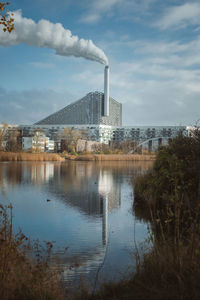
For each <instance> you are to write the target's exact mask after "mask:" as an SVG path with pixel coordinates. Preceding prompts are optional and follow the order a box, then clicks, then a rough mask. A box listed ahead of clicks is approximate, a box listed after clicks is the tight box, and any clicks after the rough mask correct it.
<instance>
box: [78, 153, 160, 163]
mask: <svg viewBox="0 0 200 300" xmlns="http://www.w3.org/2000/svg"><path fill="white" fill-rule="evenodd" d="M74 159H75V160H79V161H149V160H152V161H153V160H155V155H140V154H135V155H133V154H130V155H129V154H86V155H79V156H77V157H75V158H74Z"/></svg>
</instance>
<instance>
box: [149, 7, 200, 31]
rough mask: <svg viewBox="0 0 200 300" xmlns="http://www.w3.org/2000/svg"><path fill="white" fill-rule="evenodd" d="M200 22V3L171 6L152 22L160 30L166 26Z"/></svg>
mask: <svg viewBox="0 0 200 300" xmlns="http://www.w3.org/2000/svg"><path fill="white" fill-rule="evenodd" d="M199 24H200V3H198V2H192V3H189V2H188V3H185V4H183V5H179V6H173V7H169V8H167V9H166V12H165V14H164V15H163V16H162V17H161V18H160V19H159V20H158V21H157V22H155V23H154V25H155V26H156V27H159V28H160V29H162V30H165V29H168V28H173V29H177V28H182V27H186V26H188V25H199Z"/></svg>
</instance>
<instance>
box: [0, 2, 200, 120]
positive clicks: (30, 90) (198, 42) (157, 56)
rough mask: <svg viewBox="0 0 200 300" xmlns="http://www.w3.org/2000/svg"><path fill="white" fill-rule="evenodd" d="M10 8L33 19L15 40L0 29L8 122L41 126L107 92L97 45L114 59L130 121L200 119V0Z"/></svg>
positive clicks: (0, 83)
mask: <svg viewBox="0 0 200 300" xmlns="http://www.w3.org/2000/svg"><path fill="white" fill-rule="evenodd" d="M8 8H9V10H11V11H13V12H16V16H18V17H16V21H17V20H18V19H19V18H21V19H22V18H26V19H23V20H25V21H24V23H23V22H22V23H20V24H21V25H20V26H18V28H16V32H15V33H14V34H15V37H16V36H17V38H15V39H14V38H13V36H12V37H11V35H12V34H13V32H12V33H11V34H5V33H3V32H2V30H1V29H0V30H1V32H0V123H1V122H6V123H11V124H33V123H35V122H37V121H39V120H41V119H43V118H45V117H46V116H48V115H49V114H52V113H54V112H56V111H57V110H59V109H61V108H63V107H65V106H67V105H68V104H70V103H72V102H73V101H76V100H78V99H80V98H82V97H84V96H85V95H86V94H87V93H89V92H92V91H102V92H103V86H104V78H103V76H104V65H103V64H102V63H101V62H102V61H100V62H99V61H98V60H99V59H98V58H96V56H93V50H94V51H95V53H97V54H96V55H97V56H99V55H100V56H101V59H103V58H102V57H103V56H104V54H105V57H107V59H108V61H109V66H110V96H111V97H112V98H114V99H115V100H117V101H119V102H120V103H122V110H123V113H122V121H123V125H131V126H135V125H138V126H139V125H140V126H141V125H145V126H146V125H147V126H148V125H149V126H153V125H155V126H156V125H161V126H164V125H176V126H178V125H194V124H196V123H197V122H198V120H199V119H200V1H199V0H198V1H197V0H196V1H195V0H194V1H193V0H165V1H163V0H57V1H55V0H54V1H53V0H34V1H28V0H10V5H9V7H8ZM17 18H18V19H17ZM21 19H20V20H21ZM31 19H32V20H31ZM41 20H47V21H45V22H44V21H41ZM38 22H39V23H38ZM56 23H60V24H62V25H56V26H54V25H53V24H56ZM37 24H38V25H37ZM31 26H35V27H34V28H36V29H34V30H35V31H34V32H33V30H32V29H31V28H32V27H31ZM39 26H41V28H42V30H43V31H42V37H41V36H40V37H38V34H37V28H39ZM64 29H66V30H68V31H65V30H64ZM69 30H70V32H69ZM60 31H62V32H67V34H68V36H67V37H66V39H63V35H62V36H60V35H59V32H60ZM3 34H4V36H3ZM71 37H72V39H73V41H75V43H76V45H75V47H76V49H75V48H73V49H75V50H73V49H72V48H71V46H70V47H69V45H68V43H70V42H71V41H72V40H71ZM59 38H60V40H59ZM37 39H40V40H39V41H38V40H37ZM49 39H50V40H51V41H49ZM80 39H84V40H80ZM41 40H42V41H43V42H41ZM58 40H59V42H60V43H61V44H62V47H63V48H62V49H64V48H65V52H62V51H61V50H60V48H59V49H58V47H57V44H56V43H58ZM87 40H91V41H92V43H91V42H89V44H88V42H87ZM80 41H81V42H80ZM50 42H51V43H50ZM84 43H85V44H84ZM80 44H81V47H82V46H83V47H87V49H86V48H85V50H84V51H82V50H80ZM52 45H53V46H52ZM85 45H86V46H85ZM88 45H89V46H88ZM89 47H90V48H91V49H92V50H91V49H89ZM88 49H89V50H88ZM90 50H91V53H90ZM70 51H71V52H70ZM73 51H74V52H73ZM81 51H82V52H81ZM80 52H81V55H82V54H83V52H84V54H83V55H82V56H87V59H86V58H84V57H79V56H80ZM66 53H67V56H65V55H66ZM70 53H72V54H73V53H75V54H76V57H75V56H72V55H70V56H68V55H69V54H70ZM86 54H87V55H86ZM88 58H89V59H88ZM90 58H92V59H93V60H91V59H90ZM101 59H100V60H101Z"/></svg>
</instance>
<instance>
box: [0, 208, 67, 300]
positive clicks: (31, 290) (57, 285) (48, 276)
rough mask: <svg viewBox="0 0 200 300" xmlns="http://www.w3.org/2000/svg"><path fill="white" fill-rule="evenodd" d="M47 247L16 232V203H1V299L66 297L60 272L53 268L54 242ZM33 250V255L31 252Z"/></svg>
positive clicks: (21, 299) (52, 299) (24, 299)
mask: <svg viewBox="0 0 200 300" xmlns="http://www.w3.org/2000/svg"><path fill="white" fill-rule="evenodd" d="M46 246H47V248H46V250H45V251H44V249H42V247H41V246H40V245H39V244H38V243H37V242H35V243H34V244H32V245H31V244H30V241H29V240H28V239H27V238H26V237H25V236H24V234H23V233H21V232H19V233H18V234H16V235H14V234H13V232H12V207H11V206H9V207H5V206H2V205H0V299H1V300H29V299H30V300H32V299H34V300H40V299H41V300H42V299H48V300H54V299H55V300H57V299H58V300H59V299H64V296H63V293H62V287H61V281H60V278H59V274H58V272H56V271H54V270H53V269H52V268H50V266H49V264H48V258H49V254H50V251H51V247H52V245H51V243H47V245H46ZM27 253H31V257H32V259H30V257H28V256H27Z"/></svg>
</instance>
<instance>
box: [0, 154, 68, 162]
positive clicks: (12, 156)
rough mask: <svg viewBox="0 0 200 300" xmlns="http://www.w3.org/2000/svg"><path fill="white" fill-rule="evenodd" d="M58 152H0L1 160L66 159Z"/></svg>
mask: <svg viewBox="0 0 200 300" xmlns="http://www.w3.org/2000/svg"><path fill="white" fill-rule="evenodd" d="M64 160H65V159H64V158H63V157H61V156H60V155H59V154H56V153H25V152H16V153H15V152H0V161H64Z"/></svg>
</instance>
